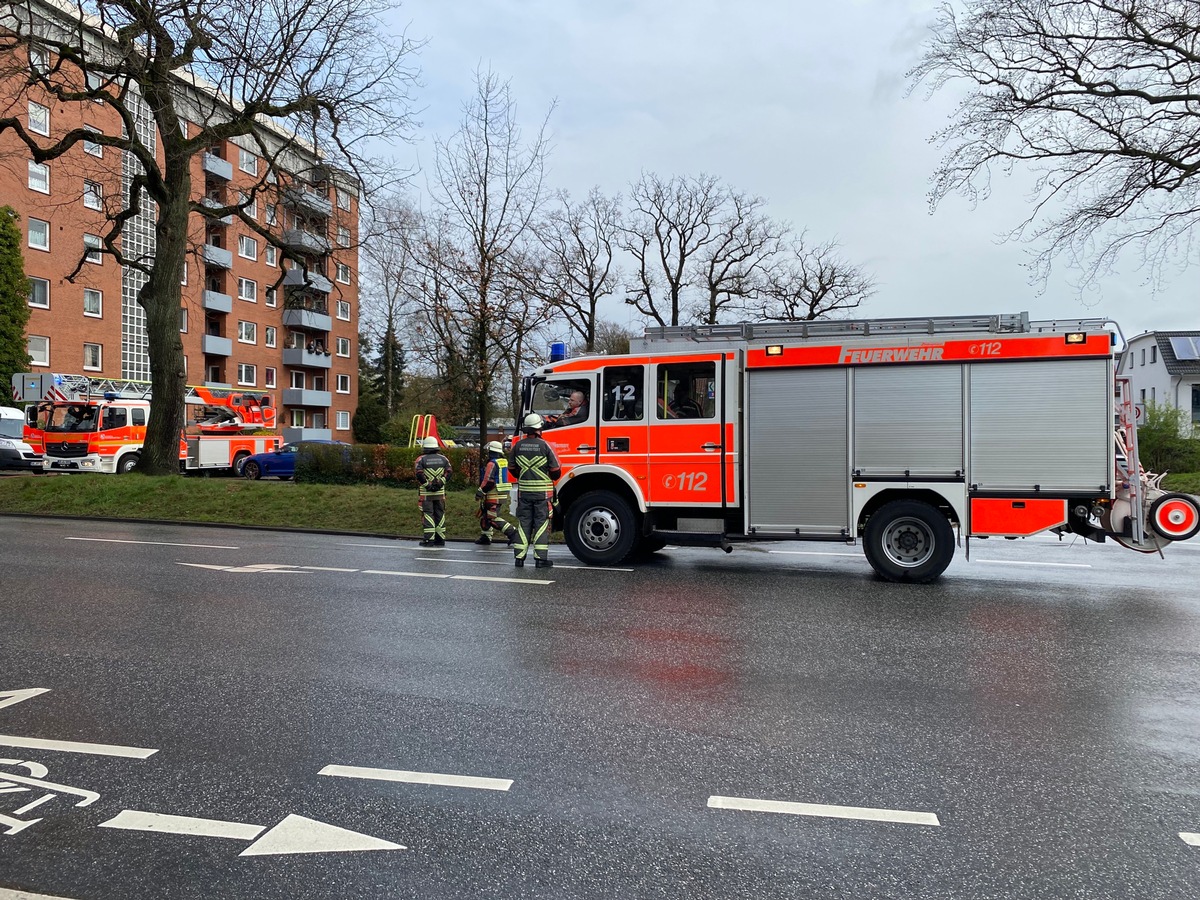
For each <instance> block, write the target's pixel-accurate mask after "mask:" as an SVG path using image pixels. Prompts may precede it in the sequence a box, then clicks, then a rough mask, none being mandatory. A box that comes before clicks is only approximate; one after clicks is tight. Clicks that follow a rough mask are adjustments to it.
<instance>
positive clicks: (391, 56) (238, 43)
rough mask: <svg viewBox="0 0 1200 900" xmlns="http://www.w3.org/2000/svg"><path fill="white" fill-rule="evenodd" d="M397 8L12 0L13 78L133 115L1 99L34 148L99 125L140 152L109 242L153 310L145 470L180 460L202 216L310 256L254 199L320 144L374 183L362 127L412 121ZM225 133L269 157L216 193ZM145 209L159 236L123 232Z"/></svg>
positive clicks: (226, 0) (375, 1) (344, 1)
mask: <svg viewBox="0 0 1200 900" xmlns="http://www.w3.org/2000/svg"><path fill="white" fill-rule="evenodd" d="M387 8H388V4H387V0H273V2H272V3H267V4H260V3H244V2H235V0H91V2H89V3H87V4H86V5H81V6H79V7H72V6H63V5H58V4H48V3H43V2H41V0H16V2H13V3H10V4H9V5H7V6H5V7H4V8H3V11H2V12H0V60H2V61H3V62H0V80H3V81H4V82H5V83H6V84H19V83H20V82H21V80H22V79H23V80H24V82H25V84H26V85H28V86H30V87H33V86H36V87H37V89H38V90H39V91H42V92H44V94H43V95H48V96H49V97H50V98H52V99H53V100H54V101H55V102H57V103H65V104H85V103H92V102H97V103H103V104H107V105H108V106H110V107H111V108H112V109H113V110H114V111H115V112H116V113H117V115H118V116H119V117H120V120H121V122H122V125H123V128H122V133H121V134H100V133H98V132H95V131H91V130H88V129H86V128H83V127H78V128H73V129H71V130H69V131H67V132H66V133H65V134H62V135H61V136H60V137H58V138H57V139H53V138H45V137H43V136H41V135H39V134H36V133H34V132H31V131H30V130H29V129H27V128H26V127H25V124H24V123H23V115H21V114H20V113H21V112H22V111H23V110H24V109H25V94H24V92H22V94H21V95H20V96H18V97H16V98H14V99H15V101H16V102H15V104H12V105H10V106H9V107H8V108H7V109H6V110H5V111H4V112H3V114H0V133H2V132H5V131H8V132H12V133H13V134H15V135H16V136H17V137H18V138H19V139H20V140H21V141H22V142H23V143H24V145H25V147H26V148H27V149H28V151H29V155H30V157H31V158H32V159H33V160H34V161H35V162H39V163H41V162H45V161H47V160H54V159H58V158H60V157H62V156H63V155H64V154H66V153H67V152H68V151H70V150H71V149H72V148H73V147H75V145H76V144H79V143H81V142H85V141H86V142H90V143H93V144H99V145H101V146H105V147H111V148H115V149H119V150H122V151H124V152H125V153H126V154H127V160H128V161H129V162H130V163H131V165H130V166H127V167H126V168H127V171H128V172H130V173H132V174H129V175H128V176H127V177H126V178H125V179H124V183H123V184H122V190H121V193H120V200H119V202H116V203H114V204H113V205H112V206H110V208H109V210H108V211H107V227H106V230H105V233H104V235H103V252H104V253H106V254H108V255H109V256H111V257H113V258H114V259H115V260H116V261H117V262H118V263H119V264H120V265H122V266H124V267H126V268H127V269H128V270H130V271H132V272H134V273H137V278H136V281H135V283H136V284H137V285H138V288H137V290H138V294H137V297H138V303H139V304H140V305H141V307H142V308H143V309H144V310H145V314H146V329H147V341H148V346H147V351H148V355H149V366H150V374H151V381H152V384H153V391H154V415H153V416H152V417H151V419H150V426H149V430H148V434H147V437H146V442H145V446H144V450H143V453H142V457H141V461H140V463H139V465H138V468H139V470H141V471H143V472H148V473H151V474H171V473H177V472H178V471H179V435H180V433H181V431H182V429H183V426H184V418H185V414H184V403H183V395H184V386H185V373H184V368H183V346H182V343H181V341H180V337H179V310H180V296H181V293H180V282H181V280H182V276H183V271H184V262H185V257H186V255H187V253H188V251H189V249H190V247H189V235H190V234H194V232H195V230H196V229H195V228H194V224H196V223H198V222H199V220H201V219H203V220H209V221H212V220H216V219H221V218H224V217H227V216H236V217H237V218H239V219H240V220H241V222H242V224H244V225H246V226H248V227H249V228H250V229H252V230H253V231H255V232H257V233H258V234H259V235H261V236H262V238H263V239H264V240H265V241H268V242H271V243H273V244H275V245H276V246H277V247H279V249H280V250H281V251H283V252H284V254H285V255H287V256H289V257H291V258H292V259H293V260H294V261H295V262H297V263H298V264H300V265H301V266H304V267H307V263H308V260H307V258H306V257H304V256H302V255H297V254H296V253H295V252H294V251H292V250H291V249H290V248H288V247H286V246H284V245H282V244H281V243H279V242H278V238H277V237H276V236H275V235H274V234H273V233H272V232H271V231H270V230H268V229H267V228H266V227H265V226H264V225H261V224H259V222H258V221H257V220H256V219H255V218H253V217H252V216H250V215H249V214H248V211H249V210H250V209H251V208H253V206H254V205H255V204H256V203H257V198H258V196H259V194H264V195H267V196H274V193H275V192H276V191H277V190H278V189H280V188H282V187H284V186H286V185H287V183H288V181H289V180H290V178H291V177H292V175H293V174H294V173H296V172H297V169H298V168H300V167H301V166H302V165H303V166H304V167H305V168H307V167H308V166H310V165H311V162H307V161H312V160H314V159H317V160H319V162H320V164H321V165H322V166H331V167H335V168H338V169H342V170H345V171H347V172H348V173H349V175H348V180H357V181H359V182H360V183H362V182H364V181H365V180H366V178H367V176H368V175H369V174H370V172H369V171H368V168H367V165H366V159H365V157H364V156H363V154H362V152H361V151H360V149H359V147H360V146H361V141H362V140H363V139H364V138H368V137H373V136H382V135H389V136H394V135H396V134H401V133H403V132H404V131H405V130H406V129H407V127H408V121H407V112H406V101H407V97H408V87H409V85H410V84H411V82H412V79H413V73H412V72H410V71H409V70H408V69H407V64H408V60H409V59H410V58H411V55H412V52H413V50H414V45H413V44H412V42H410V41H408V40H407V39H404V38H400V39H399V40H397V39H395V38H394V37H393V36H391V35H388V34H385V33H383V31H382V29H381V26H380V24H379V21H380V15H381V14H382V13H383V12H384V11H385V10H386V9H387ZM85 11H86V13H87V18H85V16H84V13H85ZM14 105H15V106H16V109H15V110H14V108H13V107H14ZM14 112H16V113H17V114H14ZM185 123H190V124H185ZM225 141H232V142H235V143H238V144H239V146H241V147H242V148H243V149H246V150H248V151H252V152H254V153H255V156H256V157H257V158H258V159H259V160H261V161H263V162H264V163H265V164H263V165H259V166H258V167H257V181H256V183H255V184H254V185H253V187H251V188H250V189H249V190H248V191H246V192H245V193H244V194H242V195H240V196H234V197H226V198H223V199H222V200H219V201H216V202H215V203H214V204H213V205H205V204H203V203H200V202H198V201H196V200H195V199H194V191H193V188H192V176H191V173H192V169H193V160H194V158H195V157H196V156H198V155H199V154H201V153H204V152H206V151H207V150H208V149H209V148H210V147H212V146H213V145H214V144H219V143H223V142H225ZM307 174H312V173H307ZM139 222H141V223H145V224H144V226H143V227H145V228H146V230H147V232H149V234H151V235H152V237H153V245H152V249H151V250H149V251H147V250H146V242H143V241H125V240H122V232H123V229H124V228H125V227H126V225H127V224H130V223H133V224H134V225H137V224H138V223H139ZM134 248H136V249H134ZM82 263H83V257H82V256H81V258H80V262H79V265H78V266H77V268H76V271H77V272H78V269H79V267H81V266H82Z"/></svg>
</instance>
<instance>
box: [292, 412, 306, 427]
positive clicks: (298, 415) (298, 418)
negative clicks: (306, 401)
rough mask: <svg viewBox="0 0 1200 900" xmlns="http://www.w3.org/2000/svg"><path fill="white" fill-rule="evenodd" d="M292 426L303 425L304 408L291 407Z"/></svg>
mask: <svg viewBox="0 0 1200 900" xmlns="http://www.w3.org/2000/svg"><path fill="white" fill-rule="evenodd" d="M292 427H293V428H303V427H304V410H303V409H293V410H292Z"/></svg>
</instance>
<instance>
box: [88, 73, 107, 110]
mask: <svg viewBox="0 0 1200 900" xmlns="http://www.w3.org/2000/svg"><path fill="white" fill-rule="evenodd" d="M87 87H88V90H89V91H92V92H93V93H94V92H96V91H100V90H102V89H103V88H104V79H103V78H102V77H101V76H100V75H99V74H97V73H96V72H88V73H87ZM92 101H93V102H94V103H103V102H104V98H103V97H93V98H92Z"/></svg>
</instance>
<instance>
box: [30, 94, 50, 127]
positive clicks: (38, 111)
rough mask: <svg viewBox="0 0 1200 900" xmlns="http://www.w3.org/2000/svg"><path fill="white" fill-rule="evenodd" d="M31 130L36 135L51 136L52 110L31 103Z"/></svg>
mask: <svg viewBox="0 0 1200 900" xmlns="http://www.w3.org/2000/svg"><path fill="white" fill-rule="evenodd" d="M29 130H30V131H32V132H33V133H34V134H46V135H48V134H50V108H49V107H47V106H42V104H40V103H34V102H33V101H32V100H30V101H29Z"/></svg>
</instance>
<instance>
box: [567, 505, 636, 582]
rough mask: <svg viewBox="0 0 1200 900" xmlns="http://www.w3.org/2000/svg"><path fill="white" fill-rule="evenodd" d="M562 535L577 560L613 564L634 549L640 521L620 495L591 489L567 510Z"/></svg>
mask: <svg viewBox="0 0 1200 900" xmlns="http://www.w3.org/2000/svg"><path fill="white" fill-rule="evenodd" d="M563 537H564V539H565V540H566V542H567V547H569V548H570V550H571V552H572V553H573V554H575V557H576V559H579V560H580V561H582V562H585V563H588V564H589V565H593V566H612V565H616V564H617V563H619V562H621V561H622V560H624V559H625V557H627V556H628V555H629V552H630V551H631V550H632V549H633V545H634V542H635V541H636V540H637V520H636V517H635V516H634V513H633V510H632V509H630V508H629V504H628V503H626V502H625V500H624V499H622V498H621V497H620V496H618V495H617V494H614V493H612V492H611V491H591V492H589V493H587V494H584V495H583V496H582V497H579V498H578V499H577V500H575V501H574V502H573V503H572V504H571V506H570V508H568V509H567V520H566V528H564V529H563Z"/></svg>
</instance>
